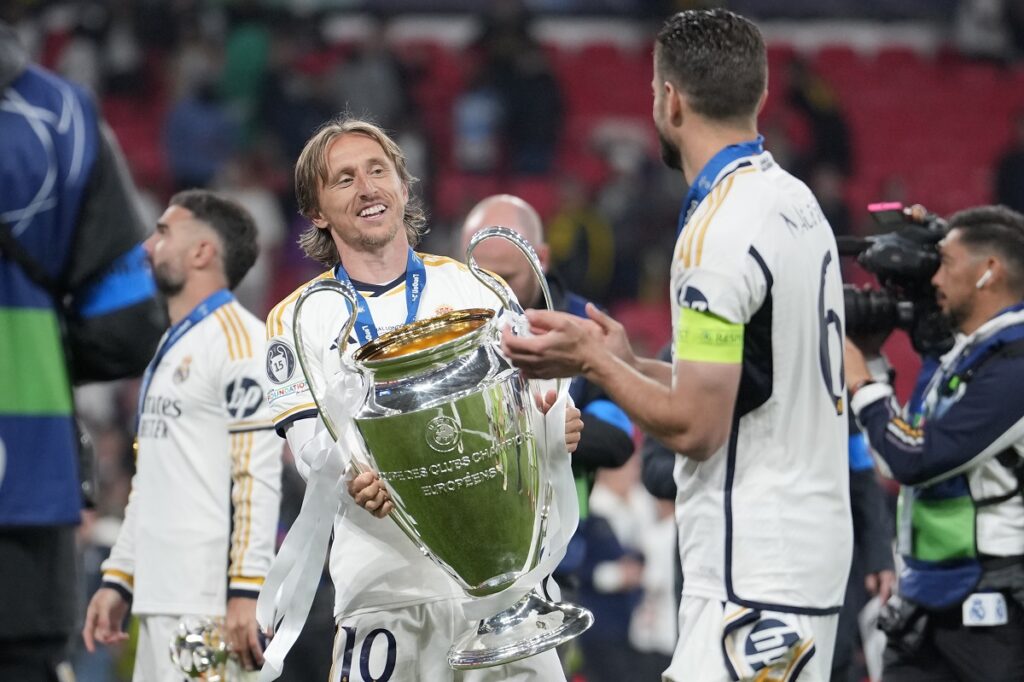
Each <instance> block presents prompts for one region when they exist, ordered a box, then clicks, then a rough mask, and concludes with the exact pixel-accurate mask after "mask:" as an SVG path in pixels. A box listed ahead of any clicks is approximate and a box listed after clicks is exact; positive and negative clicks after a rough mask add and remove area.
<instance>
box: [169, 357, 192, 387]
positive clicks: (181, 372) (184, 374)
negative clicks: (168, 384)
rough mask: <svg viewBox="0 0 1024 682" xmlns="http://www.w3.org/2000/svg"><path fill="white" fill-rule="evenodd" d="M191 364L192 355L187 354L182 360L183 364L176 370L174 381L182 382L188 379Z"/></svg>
mask: <svg viewBox="0 0 1024 682" xmlns="http://www.w3.org/2000/svg"><path fill="white" fill-rule="evenodd" d="M191 364H192V356H191V355H187V356H185V359H184V360H182V361H181V364H180V365H178V368H177V369H175V370H174V376H173V377H172V379H173V381H174V383H176V384H180V383H182V382H183V381H185V380H186V379H188V373H189V365H191Z"/></svg>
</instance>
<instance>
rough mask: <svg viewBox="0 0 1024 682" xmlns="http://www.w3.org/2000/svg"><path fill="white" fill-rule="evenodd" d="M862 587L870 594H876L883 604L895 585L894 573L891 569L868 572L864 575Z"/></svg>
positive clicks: (887, 599)
mask: <svg viewBox="0 0 1024 682" xmlns="http://www.w3.org/2000/svg"><path fill="white" fill-rule="evenodd" d="M864 587H865V588H866V589H867V591H868V594H870V595H871V596H876V595H877V596H878V599H879V600H880V601H881V602H882V604H885V603H886V602H887V601H889V597H891V596H892V590H893V588H894V587H896V573H895V572H893V571H879V572H878V573H868V574H867V575H866V576H864Z"/></svg>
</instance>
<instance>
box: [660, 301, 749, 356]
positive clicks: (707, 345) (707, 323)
mask: <svg viewBox="0 0 1024 682" xmlns="http://www.w3.org/2000/svg"><path fill="white" fill-rule="evenodd" d="M675 359H676V360H693V361H695V362H717V363H721V364H730V365H731V364H738V363H740V362H743V325H742V324H735V323H733V322H729V321H728V320H726V319H723V318H721V317H719V316H718V315H715V314H713V313H709V312H706V311H700V310H693V309H692V308H682V309H681V310H680V311H679V319H678V320H677V321H676V328H675Z"/></svg>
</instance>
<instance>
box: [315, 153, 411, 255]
mask: <svg viewBox="0 0 1024 682" xmlns="http://www.w3.org/2000/svg"><path fill="white" fill-rule="evenodd" d="M324 159H325V161H326V164H327V181H326V182H325V183H324V184H323V185H321V187H320V192H319V202H318V204H319V208H318V210H317V215H316V216H315V217H314V218H313V224H314V225H315V226H316V227H317V228H318V229H321V230H330V232H331V235H332V237H333V239H334V241H335V243H336V244H337V246H338V248H339V251H340V250H342V247H343V245H344V246H345V247H348V248H350V249H356V250H359V251H379V250H380V249H382V248H383V247H385V246H387V245H389V244H391V243H393V242H394V241H395V240H396V238H397V239H399V240H401V241H402V244H403V245H405V244H406V242H407V241H408V239H407V238H406V236H405V229H404V222H403V220H404V214H405V205H406V203H407V202H408V200H409V189H408V187H406V185H405V184H404V183H403V182H402V178H401V176H400V174H399V173H398V171H397V169H396V168H395V164H394V162H392V160H391V159H390V158H388V155H387V154H386V153H385V151H384V148H383V147H381V146H380V144H378V143H377V142H376V141H375V140H373V139H372V138H370V137H367V136H366V135H361V134H358V133H346V134H344V135H341V136H339V137H337V138H335V139H334V140H333V141H332V142H331V143H330V144H329V145H328V146H327V149H326V151H325V153H324Z"/></svg>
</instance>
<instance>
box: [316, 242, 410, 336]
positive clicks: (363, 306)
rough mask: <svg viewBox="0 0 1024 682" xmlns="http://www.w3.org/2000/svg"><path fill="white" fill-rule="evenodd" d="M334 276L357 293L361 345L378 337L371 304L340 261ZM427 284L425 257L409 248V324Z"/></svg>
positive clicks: (406, 273) (407, 300)
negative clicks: (357, 289) (353, 282)
mask: <svg viewBox="0 0 1024 682" xmlns="http://www.w3.org/2000/svg"><path fill="white" fill-rule="evenodd" d="M334 277H335V278H336V279H337V280H338V281H339V282H343V283H345V284H348V285H349V286H351V287H352V291H353V293H355V295H356V303H357V304H358V305H359V312H358V313H357V314H356V334H357V335H358V336H359V345H363V344H365V343H369V342H370V341H373V340H374V339H375V338H377V336H378V334H377V325H376V324H375V323H374V321H373V315H372V314H371V313H370V306H369V305H367V303H366V299H365V298H363V295H362V294H360V293H359V292H358V291H356V288H355V286H353V285H352V280H351V279H350V278H349V276H348V273H347V272H345V268H343V267H342V266H341V263H338V265H337V267H335V268H334ZM426 284H427V268H426V267H425V266H424V265H423V259H422V258H420V257H419V256H417V255H416V252H415V251H413V250H412V249H411V248H410V249H409V260H408V262H407V263H406V266H405V306H406V310H407V312H406V315H405V324H409V323H410V322H413V321H414V320H415V319H416V313H417V312H419V309H420V297H421V296H422V294H423V287H424V286H426Z"/></svg>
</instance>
